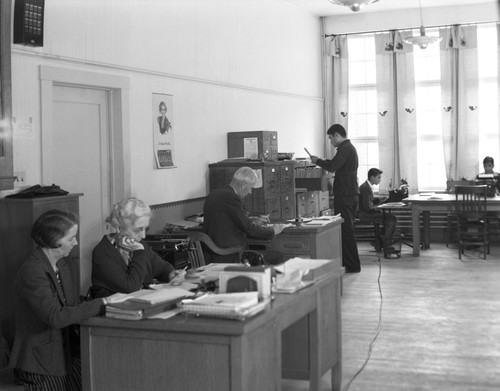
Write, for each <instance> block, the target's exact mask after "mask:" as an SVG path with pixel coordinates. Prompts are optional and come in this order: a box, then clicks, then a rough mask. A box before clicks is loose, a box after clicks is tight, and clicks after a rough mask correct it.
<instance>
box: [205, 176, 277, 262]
mask: <svg viewBox="0 0 500 391" xmlns="http://www.w3.org/2000/svg"><path fill="white" fill-rule="evenodd" d="M256 183H257V174H256V173H255V171H254V170H252V169H251V168H250V167H240V168H238V170H236V172H235V173H234V175H233V178H232V179H231V182H230V184H229V185H226V186H223V187H221V188H219V189H215V190H213V191H212V192H210V194H209V195H208V196H207V198H206V200H205V205H204V207H203V215H204V217H203V230H204V231H205V233H206V234H207V235H208V236H210V238H211V239H212V240H213V241H214V243H215V244H216V245H217V246H219V247H221V248H227V247H233V246H243V247H244V248H247V247H248V243H247V237H252V238H257V239H271V238H272V237H273V236H274V235H278V234H280V233H281V231H283V228H284V227H285V225H284V224H273V225H261V224H255V223H254V221H252V219H251V218H250V217H249V216H248V214H247V212H246V211H245V208H244V206H243V199H244V198H245V197H246V196H248V195H249V194H250V193H251V192H252V189H253V188H254V187H255V185H256ZM259 252H260V253H262V254H263V255H264V261H265V263H267V264H277V263H281V262H282V261H283V254H282V253H281V252H279V251H276V250H267V249H266V250H262V251H260V250H259ZM208 255H209V256H208V258H210V262H217V263H231V262H238V261H239V260H238V259H235V255H218V254H208Z"/></svg>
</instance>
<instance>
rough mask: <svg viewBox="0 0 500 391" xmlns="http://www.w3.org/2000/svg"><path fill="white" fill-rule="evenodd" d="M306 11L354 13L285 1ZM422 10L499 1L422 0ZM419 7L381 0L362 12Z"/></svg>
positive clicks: (318, 2)
mask: <svg viewBox="0 0 500 391" xmlns="http://www.w3.org/2000/svg"><path fill="white" fill-rule="evenodd" d="M285 1H286V2H288V3H290V4H293V5H295V6H296V7H298V8H301V9H303V10H305V11H308V12H310V13H312V14H314V15H317V16H339V15H349V14H352V13H353V12H352V11H351V10H349V8H347V7H344V6H340V5H334V4H332V3H330V2H329V1H328V0H285ZM420 1H421V2H422V8H428V7H447V6H460V5H469V4H470V5H474V4H485V3H496V2H497V1H498V0H420ZM418 7H419V0H379V1H378V2H376V3H373V4H370V5H368V6H366V7H365V8H363V9H362V10H361V11H359V13H361V12H363V13H364V12H387V11H391V10H396V9H414V8H418Z"/></svg>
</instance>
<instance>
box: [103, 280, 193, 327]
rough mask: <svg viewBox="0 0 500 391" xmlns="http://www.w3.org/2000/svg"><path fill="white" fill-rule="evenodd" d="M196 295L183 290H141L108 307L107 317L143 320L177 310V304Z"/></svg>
mask: <svg viewBox="0 0 500 391" xmlns="http://www.w3.org/2000/svg"><path fill="white" fill-rule="evenodd" d="M193 295H194V293H192V292H190V291H187V290H185V289H181V288H176V287H175V288H166V289H161V290H153V291H152V290H140V291H137V292H134V293H131V294H130V295H128V296H125V300H124V301H122V302H120V303H114V304H109V305H107V306H106V317H107V318H115V319H125V320H141V319H145V318H148V317H151V316H153V315H157V314H159V313H161V312H165V311H169V310H172V309H175V308H177V304H178V303H179V302H180V301H181V300H182V299H185V298H187V297H191V296H193Z"/></svg>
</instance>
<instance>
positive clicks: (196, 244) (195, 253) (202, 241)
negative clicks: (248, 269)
mask: <svg viewBox="0 0 500 391" xmlns="http://www.w3.org/2000/svg"><path fill="white" fill-rule="evenodd" d="M186 234H187V235H188V237H189V239H190V240H191V241H192V242H193V248H192V249H191V250H190V251H189V252H188V257H189V262H190V263H191V267H192V268H193V269H196V268H198V267H200V266H204V265H205V255H204V253H203V245H205V246H207V248H208V249H209V250H210V251H212V252H214V253H215V254H218V255H230V254H238V259H241V256H242V254H243V251H244V248H243V247H242V246H234V247H228V248H221V247H219V246H217V245H216V244H215V243H214V242H213V240H212V239H210V237H209V236H208V235H207V234H205V233H204V232H201V231H186Z"/></svg>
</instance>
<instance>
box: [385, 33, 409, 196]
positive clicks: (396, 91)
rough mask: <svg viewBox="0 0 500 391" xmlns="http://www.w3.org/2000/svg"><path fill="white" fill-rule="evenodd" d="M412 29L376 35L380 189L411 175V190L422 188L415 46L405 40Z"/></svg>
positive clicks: (396, 183) (397, 184)
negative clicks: (416, 109)
mask: <svg viewBox="0 0 500 391" xmlns="http://www.w3.org/2000/svg"><path fill="white" fill-rule="evenodd" d="M410 35H411V32H399V31H398V32H395V31H391V32H386V33H380V34H376V35H375V48H376V67H377V107H378V114H379V115H378V145H379V161H380V169H381V170H382V171H384V175H383V176H382V182H381V184H380V188H381V189H383V188H387V187H388V185H389V181H390V179H392V181H393V184H394V186H395V187H397V186H399V184H400V179H401V178H407V179H408V183H409V185H410V192H416V191H417V190H418V176H417V164H415V162H416V161H417V127H416V115H415V78H414V65H413V47H412V46H411V45H405V44H404V43H403V40H404V38H406V37H407V36H410Z"/></svg>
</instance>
